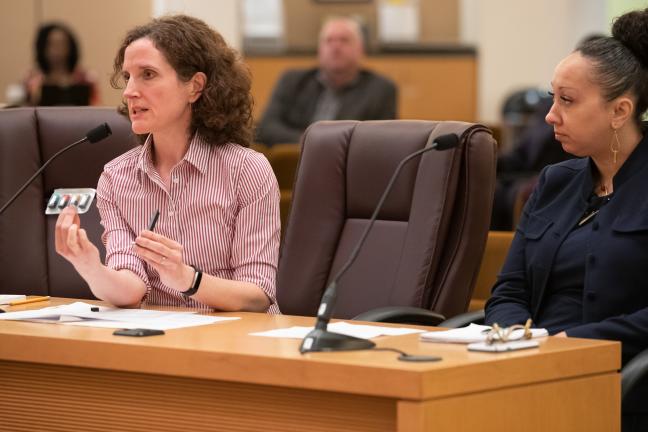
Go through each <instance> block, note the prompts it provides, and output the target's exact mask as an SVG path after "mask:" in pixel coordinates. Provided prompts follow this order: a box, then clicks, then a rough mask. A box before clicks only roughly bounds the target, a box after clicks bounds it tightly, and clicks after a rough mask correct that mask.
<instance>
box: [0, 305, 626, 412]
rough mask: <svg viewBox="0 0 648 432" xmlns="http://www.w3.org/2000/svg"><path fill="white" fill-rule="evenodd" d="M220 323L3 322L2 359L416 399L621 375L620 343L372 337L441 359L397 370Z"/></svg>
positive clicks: (268, 322) (372, 354)
mask: <svg viewBox="0 0 648 432" xmlns="http://www.w3.org/2000/svg"><path fill="white" fill-rule="evenodd" d="M73 301H74V300H72V299H52V300H50V301H49V302H42V303H33V304H29V305H24V306H14V307H5V309H6V310H7V311H15V310H24V309H35V308H42V307H46V306H53V305H58V304H64V303H71V302H73ZM87 302H88V303H96V304H101V302H91V301H87ZM154 309H169V308H163V307H154ZM216 315H219V316H236V317H240V318H241V319H240V320H236V321H226V322H222V323H216V324H212V325H206V326H200V327H191V328H184V329H177V330H168V331H166V334H165V335H164V336H155V337H144V338H129V337H120V336H113V334H112V332H113V331H114V330H113V329H103V328H89V327H77V326H65V325H55V324H41V323H29V322H20V321H0V360H10V361H22V362H35V363H46V364H58V365H66V366H77V367H90V368H99V369H108V370H120V371H130V372H140V373H151V374H161V375H171V376H181V377H192V378H201V379H212V380H223V381H232V382H243V383H255V384H267V385H278V386H286V387H299V388H306V389H313V390H325V391H337V392H347V393H355V394H364V395H372V396H383V397H391V398H399V399H412V400H421V399H430V398H436V397H443V396H449V395H453V394H462V393H467V392H475V391H484V390H492V389H497V388H503V387H508V386H516V385H524V384H529V383H536V382H543V381H553V380H558V379H564V378H570V377H576V376H582V375H593V374H599V373H609V372H610V371H616V370H618V369H619V368H620V367H621V364H620V362H621V360H620V358H621V355H620V344H619V343H618V342H610V341H600V340H586V339H575V338H546V339H544V340H542V341H541V344H540V347H539V348H537V349H528V350H521V351H515V352H510V353H497V354H495V353H476V352H469V351H468V350H467V349H466V346H465V345H455V344H436V343H429V342H421V341H420V340H419V336H418V335H407V336H397V337H380V338H377V339H375V341H376V343H377V345H378V347H393V348H398V349H401V350H403V351H406V352H408V353H409V354H425V355H437V356H441V357H442V358H443V360H442V361H440V362H435V363H408V362H401V361H398V360H397V359H396V358H397V357H398V355H397V354H396V353H393V352H382V351H353V352H336V353H310V354H306V355H301V354H300V353H299V349H298V348H299V345H300V342H301V341H300V340H297V339H276V338H267V337H259V336H250V335H249V334H250V333H252V332H259V331H265V330H271V329H277V328H285V327H291V326H312V325H313V324H314V318H312V317H295V316H286V315H274V316H273V315H267V314H262V313H247V312H238V313H219V314H216ZM423 328H424V327H423ZM427 329H428V330H430V328H427Z"/></svg>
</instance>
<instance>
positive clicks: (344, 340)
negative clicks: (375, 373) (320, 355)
mask: <svg viewBox="0 0 648 432" xmlns="http://www.w3.org/2000/svg"><path fill="white" fill-rule="evenodd" d="M375 346H376V344H375V343H373V342H371V341H370V340H368V339H361V338H357V337H353V336H347V335H343V334H340V333H333V332H330V331H326V330H319V329H315V330H312V331H311V332H310V333H308V334H307V335H306V337H305V338H304V340H303V341H302V344H301V346H300V347H299V352H301V353H302V354H304V353H307V352H317V351H355V350H368V349H371V348H373V347H375Z"/></svg>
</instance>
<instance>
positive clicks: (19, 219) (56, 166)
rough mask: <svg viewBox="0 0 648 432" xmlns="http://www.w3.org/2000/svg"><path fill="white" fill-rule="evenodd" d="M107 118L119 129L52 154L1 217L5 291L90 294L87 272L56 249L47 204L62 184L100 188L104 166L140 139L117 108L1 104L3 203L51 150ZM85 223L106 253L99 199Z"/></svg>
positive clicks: (0, 278)
mask: <svg viewBox="0 0 648 432" xmlns="http://www.w3.org/2000/svg"><path fill="white" fill-rule="evenodd" d="M104 122H107V123H108V124H109V125H110V128H111V129H112V132H113V134H112V135H111V136H110V137H108V138H106V139H105V140H103V141H100V142H98V143H96V144H91V143H84V144H81V145H79V146H78V147H75V148H73V149H71V150H69V151H68V152H66V153H64V154H63V155H61V156H60V157H59V158H57V159H56V160H54V161H53V162H52V163H51V164H50V165H49V166H48V167H47V168H46V170H45V172H44V173H43V174H42V175H41V176H40V177H39V178H37V179H36V180H35V181H34V183H32V185H31V186H30V187H29V188H27V189H26V190H25V192H24V193H23V194H22V195H21V196H20V198H18V199H17V200H16V201H15V202H14V203H13V205H12V206H11V207H10V208H9V209H7V211H6V212H5V213H4V214H3V215H1V216H0V291H1V292H3V293H20V294H41V295H52V296H58V297H76V298H92V294H91V293H90V290H89V288H88V287H87V285H86V283H85V282H84V281H83V279H81V277H80V276H79V275H78V274H77V272H76V271H75V270H74V268H73V267H72V265H70V264H69V263H68V262H67V261H66V260H65V259H64V258H62V257H60V256H59V255H58V254H57V253H56V251H55V248H54V230H55V225H56V216H46V215H45V204H46V202H47V199H48V198H49V196H50V195H51V193H52V191H53V190H54V189H57V188H72V187H74V188H79V187H84V188H85V187H92V188H96V186H97V181H98V180H99V176H100V174H101V172H102V171H103V166H104V165H105V164H106V163H107V162H109V161H110V160H111V159H113V158H115V157H117V156H119V155H120V154H122V153H124V152H126V151H128V150H129V149H131V148H132V147H133V146H135V145H137V142H136V140H135V137H134V136H133V134H132V132H131V128H130V124H129V122H128V121H127V120H126V119H125V118H124V117H122V116H120V115H119V114H117V112H116V110H115V109H114V108H90V107H65V108H58V107H57V108H17V109H6V110H0V205H3V204H4V203H5V202H6V201H7V200H8V199H9V198H10V197H11V196H12V195H13V194H14V192H15V191H16V190H18V188H19V187H20V186H21V185H22V184H23V183H24V182H25V181H26V180H27V179H28V178H29V177H30V176H31V175H32V174H33V173H34V172H35V171H36V170H37V169H38V168H39V167H40V166H41V165H42V164H43V163H44V162H45V161H46V160H47V159H48V158H50V157H51V156H53V155H54V154H55V153H56V152H57V151H59V150H61V149H62V148H63V147H65V146H67V145H69V144H71V143H73V142H75V141H77V140H79V139H80V138H83V137H84V136H85V135H86V133H87V132H88V131H89V130H91V129H92V128H94V127H95V126H98V125H100V124H101V123H104ZM81 225H82V227H83V228H85V229H86V230H87V232H88V236H89V237H90V239H91V240H92V241H93V243H95V244H96V245H97V246H98V247H99V250H100V251H101V254H102V259H103V257H104V254H105V250H104V248H103V245H101V239H100V236H101V233H102V231H103V229H102V227H101V225H100V223H99V214H98V212H97V209H96V207H95V206H94V205H93V206H92V208H91V209H90V211H88V212H87V213H86V214H84V215H81Z"/></svg>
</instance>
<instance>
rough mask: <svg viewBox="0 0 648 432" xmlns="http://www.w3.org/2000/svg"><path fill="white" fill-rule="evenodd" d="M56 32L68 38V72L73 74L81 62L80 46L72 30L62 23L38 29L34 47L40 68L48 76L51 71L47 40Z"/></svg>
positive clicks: (46, 25)
mask: <svg viewBox="0 0 648 432" xmlns="http://www.w3.org/2000/svg"><path fill="white" fill-rule="evenodd" d="M54 30H60V31H62V32H63V33H65V35H66V36H67V39H68V46H69V50H70V52H69V54H68V59H67V70H68V72H72V71H73V70H74V68H75V67H76V65H77V63H78V62H79V45H78V44H77V41H76V38H75V37H74V33H72V30H70V29H69V28H68V27H66V26H65V25H63V24H60V23H50V24H45V25H42V26H41V27H40V28H39V29H38V33H37V34H36V44H35V47H34V51H35V53H36V62H37V63H38V67H39V68H40V70H42V71H43V72H44V73H46V74H48V73H49V72H50V70H51V67H50V64H49V62H48V61H47V57H46V56H45V49H46V48H47V38H49V35H50V33H52V32H53V31H54Z"/></svg>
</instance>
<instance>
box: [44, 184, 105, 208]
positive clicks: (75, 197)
mask: <svg viewBox="0 0 648 432" xmlns="http://www.w3.org/2000/svg"><path fill="white" fill-rule="evenodd" d="M96 193H97V191H96V190H94V189H92V188H77V189H64V188H61V189H55V190H54V192H53V193H52V195H51V196H50V198H49V200H47V206H46V207H45V214H48V215H51V214H59V213H61V212H62V211H63V209H64V208H65V207H67V206H69V205H73V206H74V207H76V209H77V213H79V214H83V213H85V212H87V211H88V210H89V209H90V205H91V204H92V200H94V197H95V194H96Z"/></svg>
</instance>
